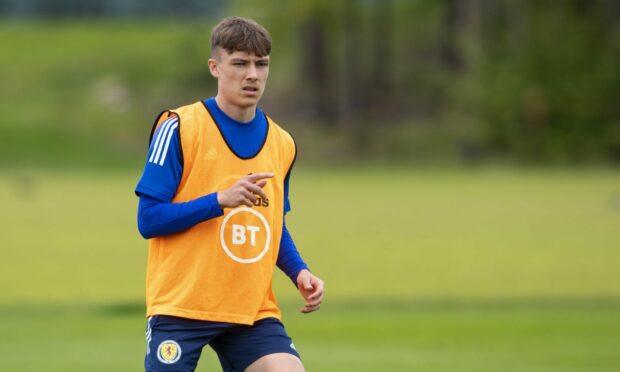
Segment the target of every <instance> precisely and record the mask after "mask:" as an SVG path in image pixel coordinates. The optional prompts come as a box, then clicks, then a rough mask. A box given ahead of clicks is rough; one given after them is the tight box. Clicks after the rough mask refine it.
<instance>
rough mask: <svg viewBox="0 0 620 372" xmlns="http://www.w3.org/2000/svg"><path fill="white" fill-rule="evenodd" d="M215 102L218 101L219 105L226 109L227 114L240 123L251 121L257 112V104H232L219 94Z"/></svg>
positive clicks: (223, 109)
mask: <svg viewBox="0 0 620 372" xmlns="http://www.w3.org/2000/svg"><path fill="white" fill-rule="evenodd" d="M215 102H217V105H218V107H219V108H220V109H221V110H222V111H224V113H225V114H226V115H228V116H229V117H230V118H232V119H234V120H236V121H238V122H240V123H249V122H250V121H252V119H254V115H255V114H256V105H254V106H249V107H239V106H235V105H231V104H229V103H228V102H226V101H224V100H223V99H222V98H221V97H220V95H219V94H218V95H217V96H215Z"/></svg>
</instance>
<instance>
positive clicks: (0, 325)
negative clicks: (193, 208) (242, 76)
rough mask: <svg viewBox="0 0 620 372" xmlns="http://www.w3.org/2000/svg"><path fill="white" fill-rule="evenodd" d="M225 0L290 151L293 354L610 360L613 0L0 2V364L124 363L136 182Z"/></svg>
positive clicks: (591, 363) (553, 362)
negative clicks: (317, 304)
mask: <svg viewBox="0 0 620 372" xmlns="http://www.w3.org/2000/svg"><path fill="white" fill-rule="evenodd" d="M230 15H240V16H245V17H249V18H253V19H255V20H257V21H258V22H259V23H261V24H262V25H264V26H265V27H266V28H267V29H269V31H270V33H271V36H272V39H273V50H272V55H271V57H272V63H271V70H270V77H269V82H268V85H267V91H266V94H265V96H264V98H263V100H262V102H261V106H262V107H263V109H264V110H265V111H266V112H267V113H269V114H270V115H271V116H272V117H273V118H274V120H275V121H277V122H278V123H279V124H280V125H282V126H283V127H285V128H286V129H287V130H288V131H289V132H291V133H292V134H293V136H294V137H295V139H296V141H297V143H298V146H299V157H298V159H297V162H296V165H295V170H294V171H293V176H292V181H291V203H292V207H293V211H292V212H291V213H290V214H289V215H288V216H287V225H288V226H289V229H290V230H291V232H292V234H293V237H294V239H295V241H296V243H297V246H298V248H299V249H300V251H301V253H302V256H303V257H304V258H305V260H306V261H307V262H308V263H309V265H310V267H311V269H312V270H313V271H314V272H315V273H316V274H317V275H319V276H320V277H322V278H323V279H325V281H326V282H327V296H326V299H325V303H324V306H323V308H322V309H321V310H320V311H319V312H318V313H316V314H311V315H302V314H299V312H298V309H299V308H300V307H301V306H302V301H301V298H300V296H299V295H298V294H297V292H296V290H295V288H294V287H293V286H292V285H291V283H290V281H289V280H288V278H286V277H285V276H284V275H282V274H281V273H277V274H275V276H276V278H275V280H276V282H275V286H276V294H277V295H278V298H279V299H280V302H281V306H282V308H283V310H284V321H285V324H286V325H287V329H288V331H289V333H290V334H291V335H292V336H293V339H294V340H295V344H296V345H297V347H298V349H299V350H300V351H301V354H302V356H303V358H304V362H305V364H306V368H307V369H308V370H309V371H383V370H388V371H413V370H420V371H454V370H459V371H498V370H502V371H560V370H561V371H616V370H618V369H620V353H618V350H619V349H620V252H619V249H618V248H619V247H620V229H619V226H620V174H619V172H618V170H619V165H620V105H619V104H618V102H619V98H620V2H618V1H614V0H594V1H584V0H566V1H562V2H559V1H557V2H556V1H525V0H524V1H516V0H442V1H439V0H433V1H431V0H342V1H327V0H299V1H279V2H275V1H266V0H253V1H250V0H230V1H224V0H182V1H172V0H150V1H147V0H133V1H129V0H127V1H120V0H108V1H103V0H81V1H80V0H62V1H54V2H50V1H44V0H21V1H20V0H0V82H1V83H0V111H1V112H2V115H1V119H0V205H1V206H2V207H1V208H0V210H1V212H0V223H1V226H2V227H0V232H1V234H0V237H1V238H2V239H1V241H0V253H2V260H0V335H2V336H1V337H0V348H1V349H2V350H3V351H4V357H3V358H0V370H3V371H4V370H6V371H85V370H88V371H110V370H117V371H136V370H140V369H141V368H142V360H143V356H144V353H145V350H146V345H145V341H144V339H143V338H142V333H141V332H143V330H144V327H145V319H144V276H145V266H146V257H147V242H146V241H144V240H143V239H142V238H141V237H140V236H139V234H138V232H137V228H136V218H135V216H136V207H137V198H136V197H135V195H134V194H133V189H134V187H135V185H136V183H137V181H138V179H139V177H140V175H141V171H142V167H143V166H144V162H145V156H146V152H147V145H148V136H149V133H150V129H151V125H152V122H153V120H154V119H155V117H156V116H157V115H158V114H159V112H161V111H162V110H164V109H169V108H175V107H178V106H180V105H184V104H187V103H191V102H195V101H197V100H200V99H203V98H207V97H210V96H213V95H215V93H216V81H215V80H214V79H213V78H212V77H211V76H210V75H209V72H208V69H207V59H208V58H209V35H210V32H211V29H212V28H213V27H214V26H215V25H216V24H217V23H218V22H219V21H220V20H221V19H222V18H223V17H226V16H230ZM218 368H219V367H218V363H217V358H216V356H215V355H214V354H213V352H212V351H211V350H208V349H205V351H204V354H203V358H202V360H201V363H200V366H199V369H198V370H199V371H208V370H218Z"/></svg>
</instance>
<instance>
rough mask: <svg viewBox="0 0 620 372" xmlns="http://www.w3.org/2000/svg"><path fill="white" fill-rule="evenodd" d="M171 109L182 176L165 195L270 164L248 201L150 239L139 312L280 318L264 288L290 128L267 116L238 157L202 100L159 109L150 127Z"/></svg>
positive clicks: (186, 197)
mask: <svg viewBox="0 0 620 372" xmlns="http://www.w3.org/2000/svg"><path fill="white" fill-rule="evenodd" d="M171 115H177V116H178V117H179V129H180V136H181V137H180V138H181V147H182V153H183V176H182V178H181V182H180V184H179V187H178V190H177V193H176V195H175V196H174V198H173V202H176V203H179V202H186V201H190V200H193V199H196V198H199V197H201V196H204V195H207V194H210V193H213V192H216V191H222V190H224V189H227V188H228V187H230V186H232V185H233V184H234V183H235V182H237V181H238V180H239V178H241V177H242V176H245V175H247V174H249V173H259V172H273V173H274V177H273V178H270V179H267V185H266V186H265V187H264V188H263V190H264V191H265V193H266V194H267V199H266V200H263V199H262V198H260V197H259V199H258V201H257V203H255V205H254V206H253V207H252V208H248V207H245V206H241V207H237V208H234V209H225V210H224V215H223V216H221V217H218V218H213V219H211V220H209V221H205V222H202V223H199V224H197V225H195V226H193V227H192V228H190V229H189V230H186V231H184V232H181V233H177V234H173V235H167V236H164V237H158V238H153V239H150V241H149V258H148V266H147V279H146V299H147V316H152V315H173V316H179V317H184V318H191V319H200V320H209V321H217V322H230V323H240V324H253V323H254V322H255V321H257V320H260V319H263V318H266V317H276V318H280V316H281V315H280V310H279V309H278V306H277V303H276V299H275V296H274V294H273V292H272V289H271V282H272V273H273V269H274V267H275V263H276V260H277V257H278V250H279V246H280V238H281V235H282V223H283V218H284V180H285V178H286V176H287V173H288V172H289V170H290V168H291V166H292V163H293V161H294V158H295V143H294V142H293V139H292V138H291V136H290V135H289V134H288V133H287V132H285V131H284V130H283V129H281V128H280V127H279V126H278V125H277V124H275V123H274V122H273V121H271V120H267V135H266V139H265V142H264V144H263V146H262V148H261V149H260V150H259V152H258V154H257V155H256V156H254V157H252V158H247V159H244V158H241V157H239V156H238V155H237V154H235V153H234V152H233V150H232V149H231V148H230V147H229V146H228V144H227V143H226V141H225V139H224V137H223V136H222V134H221V132H220V130H219V127H218V125H217V123H215V121H214V120H213V118H212V116H211V115H210V113H209V111H208V109H207V108H206V106H205V105H204V104H203V103H202V102H197V103H194V104H191V105H188V106H183V107H180V108H178V109H176V110H173V111H167V112H164V113H162V115H160V117H159V118H158V121H157V123H156V125H155V128H154V129H153V132H154V131H155V129H156V127H157V126H158V125H159V124H160V123H161V122H163V121H164V120H165V119H167V118H169V117H170V116H171Z"/></svg>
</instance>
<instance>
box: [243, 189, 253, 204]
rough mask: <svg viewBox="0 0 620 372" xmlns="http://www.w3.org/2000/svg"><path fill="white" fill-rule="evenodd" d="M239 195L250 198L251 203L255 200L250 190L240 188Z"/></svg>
mask: <svg viewBox="0 0 620 372" xmlns="http://www.w3.org/2000/svg"><path fill="white" fill-rule="evenodd" d="M241 195H242V196H243V197H244V198H246V199H248V200H250V201H251V202H252V203H255V202H256V196H255V195H254V194H253V193H252V192H251V191H248V190H246V189H241Z"/></svg>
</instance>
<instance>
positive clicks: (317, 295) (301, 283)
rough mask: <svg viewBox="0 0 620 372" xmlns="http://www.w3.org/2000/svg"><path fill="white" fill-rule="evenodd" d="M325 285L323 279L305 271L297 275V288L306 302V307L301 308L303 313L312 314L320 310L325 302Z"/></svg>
mask: <svg viewBox="0 0 620 372" xmlns="http://www.w3.org/2000/svg"><path fill="white" fill-rule="evenodd" d="M324 286H325V284H324V283H323V281H322V280H321V279H319V278H318V277H316V276H314V275H312V273H311V272H310V271H308V270H306V269H303V270H301V271H300V272H299V274H298V275H297V288H298V289H299V293H301V296H302V297H303V298H304V299H305V300H306V305H305V306H304V307H303V308H301V310H300V311H301V312H302V313H311V312H313V311H316V310H318V309H319V308H320V307H321V302H323V288H324Z"/></svg>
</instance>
